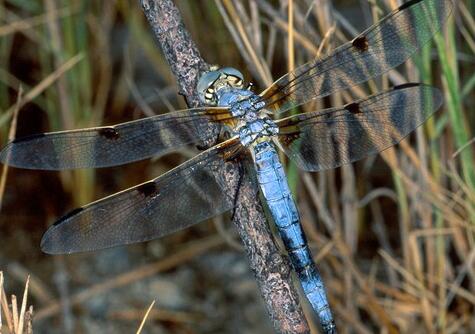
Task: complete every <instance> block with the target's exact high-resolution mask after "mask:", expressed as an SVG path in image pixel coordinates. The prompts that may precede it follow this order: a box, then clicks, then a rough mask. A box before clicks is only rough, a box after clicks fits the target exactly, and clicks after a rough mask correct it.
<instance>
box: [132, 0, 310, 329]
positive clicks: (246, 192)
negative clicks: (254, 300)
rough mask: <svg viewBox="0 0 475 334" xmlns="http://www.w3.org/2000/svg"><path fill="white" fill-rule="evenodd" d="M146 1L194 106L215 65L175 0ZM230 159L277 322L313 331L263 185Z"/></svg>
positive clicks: (248, 242)
mask: <svg viewBox="0 0 475 334" xmlns="http://www.w3.org/2000/svg"><path fill="white" fill-rule="evenodd" d="M141 4H142V8H143V11H144V13H145V16H146V17H147V20H148V22H149V23H150V26H151V27H152V30H153V33H154V35H155V38H156V40H157V42H158V43H159V45H160V47H161V48H162V51H163V53H164V55H165V57H166V59H167V60H168V63H169V64H170V68H171V70H172V72H173V74H174V75H175V77H176V80H177V84H178V86H179V93H180V94H181V95H182V96H183V97H184V98H185V99H186V102H187V104H188V106H190V107H196V106H198V105H199V99H198V95H197V92H196V89H195V88H196V84H197V82H198V79H199V76H200V74H201V73H202V72H203V71H205V70H207V69H208V68H209V65H208V64H207V63H206V62H205V61H204V60H203V58H202V57H201V55H200V53H199V51H198V48H197V47H196V45H195V43H194V42H193V40H192V39H191V36H190V34H189V33H188V31H187V30H186V28H185V26H184V24H183V21H182V19H181V15H180V12H179V10H178V9H177V7H176V6H175V5H174V3H173V1H172V0H141ZM228 165H229V166H228V168H227V169H226V170H225V171H223V177H224V179H225V180H226V182H227V184H228V185H229V189H230V190H229V191H232V189H235V186H236V184H237V183H241V184H240V187H239V194H238V200H237V206H236V208H235V211H234V213H233V222H234V224H235V226H236V228H237V229H238V231H239V235H240V237H241V239H242V242H243V244H244V246H245V249H246V253H247V255H248V258H249V262H250V266H251V269H252V271H253V272H254V275H255V277H256V280H257V283H258V286H259V289H260V291H261V295H262V297H263V298H264V301H265V304H266V307H267V311H268V313H269V315H270V317H271V320H272V322H273V325H274V327H275V329H276V331H277V332H279V333H308V332H309V328H308V324H307V321H306V319H305V317H304V314H303V312H302V309H301V307H300V304H299V298H298V294H297V291H296V289H295V287H294V286H293V284H292V280H291V267H290V264H289V261H288V259H287V258H286V257H284V256H282V255H281V254H280V252H279V250H278V248H277V246H276V244H275V242H274V239H273V237H272V234H271V231H270V229H269V226H268V225H267V222H266V217H265V214H264V210H263V208H262V206H261V204H260V203H259V201H258V200H256V198H258V193H257V192H258V190H257V189H256V187H255V186H254V185H253V184H252V183H251V182H250V181H249V179H248V178H245V179H243V180H240V178H239V175H240V173H239V166H238V165H237V164H231V163H230V164H228Z"/></svg>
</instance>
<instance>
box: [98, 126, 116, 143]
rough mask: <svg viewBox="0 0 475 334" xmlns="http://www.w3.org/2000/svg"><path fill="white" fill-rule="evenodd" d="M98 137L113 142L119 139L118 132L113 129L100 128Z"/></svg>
mask: <svg viewBox="0 0 475 334" xmlns="http://www.w3.org/2000/svg"><path fill="white" fill-rule="evenodd" d="M99 135H101V136H102V137H105V138H107V139H111V140H115V139H118V138H119V137H120V135H119V132H117V130H116V129H114V128H102V129H100V130H99Z"/></svg>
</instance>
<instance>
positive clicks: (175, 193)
mask: <svg viewBox="0 0 475 334" xmlns="http://www.w3.org/2000/svg"><path fill="white" fill-rule="evenodd" d="M452 6H453V4H452V2H451V1H450V0H412V1H408V2H406V3H404V4H403V5H402V6H401V7H399V8H398V9H397V10H395V11H393V12H392V13H390V14H389V15H388V16H386V17H385V18H383V19H382V20H381V21H380V22H378V23H377V24H375V25H373V26H372V27H370V28H368V29H367V30H366V31H364V32H362V33H361V34H360V35H358V36H357V37H356V38H354V39H353V40H352V41H350V42H347V43H346V44H343V45H342V46H340V47H338V48H337V49H335V50H334V51H333V52H332V53H331V54H329V55H328V56H326V57H325V58H322V59H315V60H313V61H310V62H309V63H306V64H304V65H302V66H300V67H298V68H296V69H295V70H294V71H292V72H290V73H288V74H286V75H284V76H283V77H281V78H280V79H278V80H277V81H276V82H275V83H273V84H272V85H271V86H270V87H269V88H267V89H266V90H265V91H263V92H262V93H261V94H259V95H257V94H255V93H253V92H252V91H251V90H250V89H248V88H245V83H244V77H243V75H242V74H241V73H240V72H239V71H238V70H236V69H234V68H230V67H226V68H221V69H217V70H213V71H210V72H206V73H205V74H204V75H203V76H202V77H201V78H200V80H199V83H198V86H197V89H198V92H199V94H200V98H201V100H202V102H203V103H204V104H206V105H207V106H206V107H201V108H193V109H186V110H180V111H175V112H170V113H168V114H163V115H158V116H153V117H148V118H144V119H139V120H136V121H131V122H127V123H122V124H118V125H114V126H104V127H95V128H88V129H79V130H72V131H61V132H51V133H44V134H38V135H33V136H29V137H25V138H19V139H15V140H13V141H12V142H10V143H9V144H8V145H7V146H6V147H5V148H4V149H3V150H2V151H1V152H0V160H1V161H2V162H3V163H5V164H8V165H10V166H14V167H19V168H29V169H43V170H65V169H75V168H99V167H109V166H117V165H122V164H126V163H130V162H133V161H138V160H142V159H146V158H150V157H152V156H155V155H162V154H165V153H168V152H171V151H174V150H176V149H177V148H179V147H182V146H186V145H190V144H199V143H202V142H204V141H205V140H207V139H208V138H206V136H207V133H208V129H209V128H210V126H216V125H218V126H222V127H224V128H225V129H227V131H228V132H229V133H230V134H231V137H230V139H227V140H224V141H222V142H221V143H219V144H217V145H215V146H213V147H211V148H209V149H207V150H205V151H203V152H202V153H200V154H198V155H197V156H195V157H194V158H192V159H190V160H188V161H186V162H185V163H183V164H181V165H179V166H178V167H176V168H174V169H172V170H170V171H169V172H167V173H165V174H163V175H161V176H159V177H157V178H155V179H153V180H150V181H148V182H145V183H142V184H140V185H137V186H135V187H132V188H129V189H127V190H124V191H121V192H119V193H116V194H113V195H111V196H108V197H105V198H103V199H100V200H98V201H95V202H93V203H90V204H88V205H86V206H83V207H81V208H78V209H75V210H73V211H71V212H70V213H68V214H66V215H65V216H64V217H62V218H61V219H59V220H58V221H57V222H56V223H55V224H54V225H53V226H51V227H50V228H49V229H48V231H47V232H46V233H45V235H44V236H43V239H42V242H41V248H42V250H43V251H44V252H46V253H50V254H65V253H66V254H69V253H75V252H84V251H93V250H98V249H104V248H108V247H113V246H118V245H125V244H131V243H137V242H143V241H147V240H151V239H155V238H158V237H162V236H165V235H168V234H171V233H173V232H176V231H178V230H181V229H183V228H186V227H188V226H191V225H194V224H196V223H198V222H201V221H203V220H206V219H208V218H211V217H213V216H215V215H218V214H220V213H224V212H226V211H228V210H231V209H233V207H234V206H235V204H236V194H237V193H238V189H234V191H223V190H224V189H228V190H229V188H226V187H227V185H226V182H225V180H224V178H223V171H224V170H225V169H226V167H227V165H228V164H231V163H232V164H236V163H237V164H241V165H244V164H249V165H250V166H253V168H251V170H253V171H254V172H252V173H243V175H242V177H250V178H252V180H253V181H254V183H255V184H256V186H257V187H259V188H260V191H261V194H262V199H263V201H264V202H265V203H266V205H267V206H268V208H269V212H270V215H271V216H272V220H273V222H274V223H275V224H276V226H277V229H278V231H279V234H280V237H281V238H282V241H283V244H284V246H285V248H286V250H287V252H288V255H289V257H290V260H291V263H292V265H293V268H294V270H295V272H296V274H297V277H298V278H299V281H300V283H301V286H302V288H303V291H304V293H305V295H306V297H307V299H308V301H309V303H310V305H311V306H312V308H313V309H314V311H315V313H316V314H317V315H318V317H319V319H320V323H321V326H322V329H323V331H324V332H325V333H334V332H336V328H335V324H334V320H333V316H332V314H331V311H330V307H329V304H328V300H327V296H326V292H325V287H324V285H323V281H322V279H321V277H320V274H319V271H318V269H317V267H316V265H315V264H314V262H313V260H312V254H311V252H310V249H309V247H308V245H307V241H306V238H305V235H304V232H303V230H302V227H301V225H300V222H299V214H298V211H297V208H296V205H295V202H294V200H293V198H292V195H291V192H290V190H289V186H288V184H287V180H286V176H285V173H284V169H283V167H282V164H281V162H280V161H279V156H278V153H277V149H281V150H283V151H284V152H285V154H286V155H287V156H288V157H289V158H290V159H292V160H293V161H294V162H295V163H296V164H297V166H298V167H300V168H301V169H303V170H305V171H321V170H325V169H329V168H335V167H339V166H341V165H343V164H348V163H351V162H354V161H357V160H359V159H362V158H364V157H366V156H368V155H369V154H376V153H378V152H381V151H383V150H384V149H386V148H389V147H391V146H393V145H395V144H396V143H398V142H399V141H400V140H402V139H403V138H404V137H405V136H407V135H408V134H409V133H410V132H412V131H413V130H414V129H416V128H417V127H418V126H419V125H421V124H422V123H423V122H424V121H425V120H426V119H427V118H428V117H430V116H431V115H432V114H433V113H434V112H435V111H436V110H437V109H438V108H439V107H440V106H441V104H442V100H443V99H442V95H441V93H440V91H439V90H437V89H436V88H433V87H431V86H428V85H424V84H405V85H402V86H397V87H394V88H393V89H391V90H388V91H384V92H382V93H378V94H375V95H372V96H370V97H368V98H366V99H361V100H358V101H355V102H353V103H349V104H347V105H345V106H343V107H337V108H330V109H325V110H319V111H313V112H307V113H301V114H297V115H290V116H287V117H284V118H280V119H278V120H275V119H274V116H275V115H277V114H282V113H285V112H288V111H290V110H293V109H294V108H296V107H298V106H300V105H302V104H304V103H306V102H309V101H310V100H312V99H316V98H322V97H325V96H328V95H330V94H332V93H334V92H337V91H339V90H343V89H348V88H350V87H352V86H354V85H356V84H360V83H363V82H365V81H367V80H369V79H370V78H373V77H376V76H379V75H381V74H383V73H385V72H387V71H389V70H390V69H391V68H394V67H396V66H398V65H400V64H402V63H403V62H405V61H406V60H407V59H408V58H409V57H410V56H411V55H413V54H414V53H415V52H416V51H417V50H418V49H419V48H420V47H421V46H423V45H424V44H426V43H427V42H428V41H429V40H430V39H431V38H432V36H433V35H434V34H435V33H436V32H438V31H439V30H440V29H441V28H442V26H443V25H444V22H445V21H446V19H447V17H448V16H449V14H450V12H451V10H452ZM242 170H246V168H243V169H242Z"/></svg>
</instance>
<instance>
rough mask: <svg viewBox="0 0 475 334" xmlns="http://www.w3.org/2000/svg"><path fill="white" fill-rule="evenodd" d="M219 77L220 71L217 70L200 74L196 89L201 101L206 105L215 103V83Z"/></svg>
mask: <svg viewBox="0 0 475 334" xmlns="http://www.w3.org/2000/svg"><path fill="white" fill-rule="evenodd" d="M220 77H221V72H220V71H219V70H217V71H210V72H206V73H205V74H203V75H202V76H201V78H200V80H199V81H198V85H197V86H196V89H197V90H198V95H199V97H200V100H201V102H202V103H204V104H207V105H216V104H217V102H218V101H217V99H216V94H215V93H216V87H215V84H216V82H217V81H218V79H219V78H220Z"/></svg>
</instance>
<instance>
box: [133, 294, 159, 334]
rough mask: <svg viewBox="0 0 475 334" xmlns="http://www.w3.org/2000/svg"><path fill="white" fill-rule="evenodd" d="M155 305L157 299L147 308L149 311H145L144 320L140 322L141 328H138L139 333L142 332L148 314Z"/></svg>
mask: <svg viewBox="0 0 475 334" xmlns="http://www.w3.org/2000/svg"><path fill="white" fill-rule="evenodd" d="M153 305H155V300H154V301H153V302H152V303H151V304H150V306H149V307H148V309H147V312H145V315H144V316H143V319H142V322H141V323H140V326H139V329H138V330H137V334H140V333H141V332H142V329H143V326H144V325H145V321H147V318H148V315H149V313H150V311H152V308H153Z"/></svg>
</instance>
